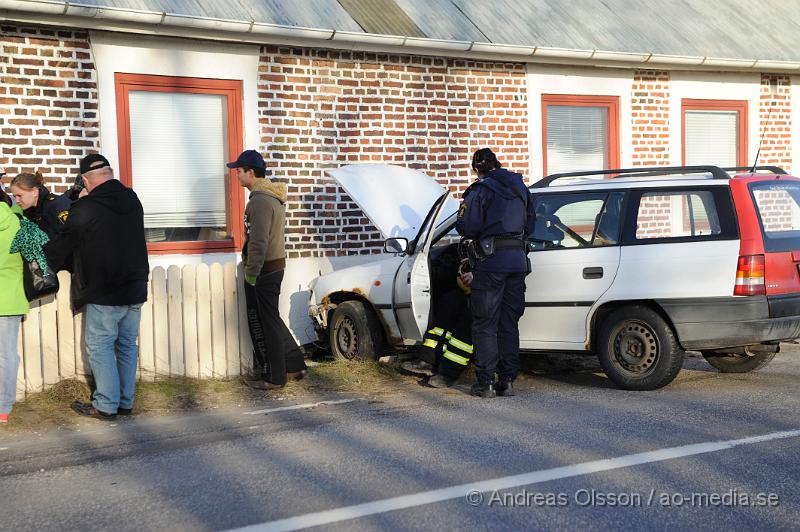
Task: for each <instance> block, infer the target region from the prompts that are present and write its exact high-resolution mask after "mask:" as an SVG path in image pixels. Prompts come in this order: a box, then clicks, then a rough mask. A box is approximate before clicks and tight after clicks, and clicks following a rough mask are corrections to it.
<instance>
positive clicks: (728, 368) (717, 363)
mask: <svg viewBox="0 0 800 532" xmlns="http://www.w3.org/2000/svg"><path fill="white" fill-rule="evenodd" d="M775 355H777V353H771V352H761V353H756V354H755V355H752V356H750V355H718V354H711V353H709V354H706V353H703V357H704V358H705V359H706V361H707V362H708V363H709V364H711V365H712V366H714V367H715V368H717V369H718V370H719V371H720V372H721V373H748V372H750V371H756V370H759V369H761V368H763V367H764V366H766V365H767V364H769V363H770V362H771V361H772V359H773V358H775Z"/></svg>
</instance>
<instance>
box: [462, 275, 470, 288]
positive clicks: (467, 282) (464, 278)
mask: <svg viewBox="0 0 800 532" xmlns="http://www.w3.org/2000/svg"><path fill="white" fill-rule="evenodd" d="M461 282H462V283H464V284H465V285H467V286H472V272H464V273H462V274H461Z"/></svg>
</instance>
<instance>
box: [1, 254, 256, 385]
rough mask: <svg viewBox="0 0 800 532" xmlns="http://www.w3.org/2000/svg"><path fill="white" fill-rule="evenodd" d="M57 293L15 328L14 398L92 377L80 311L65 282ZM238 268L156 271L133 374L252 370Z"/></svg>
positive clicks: (216, 374)
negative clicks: (74, 310) (74, 307)
mask: <svg viewBox="0 0 800 532" xmlns="http://www.w3.org/2000/svg"><path fill="white" fill-rule="evenodd" d="M58 278H59V281H60V283H61V288H60V290H59V292H58V294H57V295H55V296H50V297H47V298H43V299H40V300H38V301H36V302H33V303H32V304H31V309H30V312H29V313H28V315H27V317H26V318H25V319H24V320H23V322H22V332H21V334H20V337H19V345H18V349H19V353H20V355H21V356H22V363H21V364H20V368H19V375H18V379H17V398H18V399H22V398H23V397H24V396H25V394H26V393H31V392H38V391H41V390H43V389H44V388H45V387H47V386H50V385H53V384H55V383H57V382H59V381H60V380H63V379H69V378H75V377H79V378H81V377H85V376H86V375H87V374H90V373H91V370H90V368H89V361H88V357H87V354H86V348H85V344H84V338H83V330H84V327H83V312H81V313H78V314H73V313H72V309H71V307H70V301H69V290H70V276H69V274H68V273H67V272H61V273H59V275H58ZM243 279H244V276H243V274H242V270H241V268H237V266H236V265H235V264H234V263H226V264H224V265H222V264H218V263H215V264H211V265H207V264H198V265H189V266H183V267H182V268H180V267H178V266H170V267H169V268H167V269H166V270H165V269H164V268H162V267H156V268H154V269H153V271H152V272H151V273H150V283H149V285H148V292H149V293H148V298H147V302H146V303H145V304H144V306H143V307H142V322H141V326H140V329H139V376H140V378H142V379H146V380H152V379H155V377H156V376H186V377H195V378H224V377H233V376H236V375H243V374H246V373H248V372H249V371H250V370H251V369H252V366H253V361H252V352H253V348H252V343H251V341H250V336H249V333H248V328H247V318H246V308H245V299H244V288H243Z"/></svg>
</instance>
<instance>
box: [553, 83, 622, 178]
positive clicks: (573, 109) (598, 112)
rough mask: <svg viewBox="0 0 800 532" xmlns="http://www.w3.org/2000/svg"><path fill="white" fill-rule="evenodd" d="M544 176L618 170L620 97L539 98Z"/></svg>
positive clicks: (573, 96) (554, 96) (571, 96)
mask: <svg viewBox="0 0 800 532" xmlns="http://www.w3.org/2000/svg"><path fill="white" fill-rule="evenodd" d="M542 153H543V159H544V175H548V174H557V173H562V172H578V171H581V170H600V169H608V168H619V98H618V97H616V96H575V95H564V94H543V95H542Z"/></svg>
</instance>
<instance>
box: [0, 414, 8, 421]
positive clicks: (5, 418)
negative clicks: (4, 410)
mask: <svg viewBox="0 0 800 532" xmlns="http://www.w3.org/2000/svg"><path fill="white" fill-rule="evenodd" d="M0 423H8V414H0Z"/></svg>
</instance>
